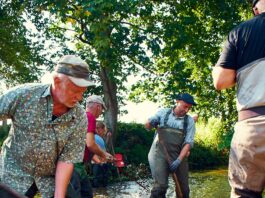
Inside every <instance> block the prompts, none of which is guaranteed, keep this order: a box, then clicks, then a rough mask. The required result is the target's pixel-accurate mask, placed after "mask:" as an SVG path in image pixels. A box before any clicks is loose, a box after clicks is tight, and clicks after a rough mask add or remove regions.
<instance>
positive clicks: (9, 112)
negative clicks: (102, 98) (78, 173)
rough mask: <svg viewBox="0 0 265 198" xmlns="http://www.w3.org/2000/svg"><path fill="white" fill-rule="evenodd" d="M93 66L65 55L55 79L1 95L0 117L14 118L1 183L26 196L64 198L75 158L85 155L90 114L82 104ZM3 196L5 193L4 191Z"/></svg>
mask: <svg viewBox="0 0 265 198" xmlns="http://www.w3.org/2000/svg"><path fill="white" fill-rule="evenodd" d="M92 85H94V84H93V83H92V82H91V81H90V79H89V69H88V65H87V63H86V62H85V61H83V60H82V59H81V58H79V57H77V56H74V55H66V56H63V57H62V58H61V59H60V60H59V62H58V64H57V66H56V67H55V70H54V72H53V80H52V83H51V84H39V83H32V84H24V85H20V86H18V87H15V88H12V89H10V90H8V91H7V92H6V93H4V94H3V95H1V96H0V119H1V120H4V119H11V120H12V124H11V129H10V131H9V134H8V137H7V139H6V140H5V142H4V144H3V147H2V153H1V157H2V163H1V182H3V183H4V184H6V185H7V186H9V187H10V188H12V189H14V190H16V191H17V192H18V193H20V194H21V195H26V196H27V197H34V195H35V194H36V193H37V191H40V193H41V196H42V197H44V198H51V197H55V198H64V197H65V194H66V189H67V185H68V183H69V180H70V178H71V175H72V172H73V168H74V165H73V164H74V163H76V162H79V161H81V160H82V158H83V153H84V148H85V137H86V133H85V131H86V127H87V118H86V114H85V111H84V109H83V108H82V107H81V106H80V105H79V103H78V102H79V101H81V100H82V97H83V93H84V92H85V91H86V89H87V87H88V86H92ZM0 197H1V195H0Z"/></svg>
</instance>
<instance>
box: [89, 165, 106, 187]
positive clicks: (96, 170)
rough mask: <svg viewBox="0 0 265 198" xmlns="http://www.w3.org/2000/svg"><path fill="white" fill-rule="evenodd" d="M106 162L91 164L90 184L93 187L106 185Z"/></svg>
mask: <svg viewBox="0 0 265 198" xmlns="http://www.w3.org/2000/svg"><path fill="white" fill-rule="evenodd" d="M108 170H109V165H108V164H92V173H93V181H92V186H93V187H94V188H98V187H106V186H107V184H108V176H109V174H108Z"/></svg>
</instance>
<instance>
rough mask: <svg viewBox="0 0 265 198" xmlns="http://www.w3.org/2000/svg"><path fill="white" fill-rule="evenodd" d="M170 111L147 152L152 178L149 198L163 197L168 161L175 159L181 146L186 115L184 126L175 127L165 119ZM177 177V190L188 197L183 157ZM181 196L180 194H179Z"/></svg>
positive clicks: (165, 189) (166, 184)
mask: <svg viewBox="0 0 265 198" xmlns="http://www.w3.org/2000/svg"><path fill="white" fill-rule="evenodd" d="M169 114H170V112H168V113H167V115H166V117H165V121H164V126H165V127H161V128H159V129H158V130H157V136H156V137H155V139H154V141H153V144H152V146H151V149H150V151H149V154H148V160H149V164H150V168H151V172H152V176H153V178H154V186H153V189H152V191H151V198H164V197H165V194H166V191H167V188H168V176H169V173H170V172H169V163H171V162H172V161H174V160H175V159H177V157H178V156H179V154H180V151H181V149H182V146H183V142H184V139H185V134H186V133H185V131H186V130H185V129H186V125H187V124H186V123H187V117H185V118H184V127H183V130H182V129H175V128H171V127H168V126H167V124H166V123H167V120H168V116H169ZM176 175H177V177H178V178H179V186H178V188H180V189H181V190H177V184H176V193H177V194H178V191H182V193H181V192H180V194H183V197H185V198H186V197H189V186H188V162H187V160H186V159H184V160H183V161H182V163H181V165H180V167H179V168H178V170H177V171H176ZM174 180H175V179H174ZM179 197H182V196H179Z"/></svg>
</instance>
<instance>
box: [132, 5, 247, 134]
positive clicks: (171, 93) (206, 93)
mask: <svg viewBox="0 0 265 198" xmlns="http://www.w3.org/2000/svg"><path fill="white" fill-rule="evenodd" d="M250 17H251V7H250V5H249V3H248V2H247V1H241V0H209V1H196V0H181V1H163V4H162V5H161V6H160V8H159V9H158V10H157V14H156V15H155V16H154V19H153V20H155V21H156V23H158V24H160V27H161V35H162V37H161V38H162V41H163V49H162V53H161V55H160V58H158V59H156V61H155V64H156V65H155V67H154V68H155V70H154V72H153V73H149V72H145V73H143V76H144V78H145V79H146V80H144V81H143V82H138V83H137V84H136V85H135V86H134V87H133V92H132V93H131V98H134V99H135V100H136V101H137V100H139V99H141V98H144V99H145V98H147V99H149V100H153V101H155V102H157V101H160V102H161V101H162V102H163V103H164V104H169V103H171V101H173V99H175V98H176V95H177V94H179V93H181V92H189V93H191V94H192V95H194V96H195V98H196V100H197V102H198V104H199V105H198V106H197V107H196V110H198V111H200V116H201V117H204V118H206V119H207V118H209V117H211V116H215V117H218V118H221V119H222V121H223V122H224V123H225V126H226V127H225V131H227V128H229V130H231V129H230V127H231V123H233V122H234V121H235V119H236V117H237V116H236V111H235V108H234V105H235V93H234V91H235V90H234V89H229V90H225V91H222V92H217V91H215V89H214V87H213V83H212V77H211V70H212V66H214V65H215V63H216V62H217V59H218V57H219V54H220V48H221V45H222V43H223V41H224V39H225V37H226V36H227V34H228V32H229V31H230V30H231V29H232V28H233V27H235V25H237V24H238V23H240V22H241V21H242V20H245V19H247V18H250ZM159 93H163V94H162V96H161V94H159Z"/></svg>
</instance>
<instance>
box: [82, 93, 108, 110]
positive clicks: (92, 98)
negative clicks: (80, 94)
mask: <svg viewBox="0 0 265 198" xmlns="http://www.w3.org/2000/svg"><path fill="white" fill-rule="evenodd" d="M88 103H99V104H102V106H103V108H104V109H105V110H107V107H106V104H105V102H104V101H103V99H102V97H100V96H97V95H92V96H89V97H88V98H87V99H86V104H88Z"/></svg>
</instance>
